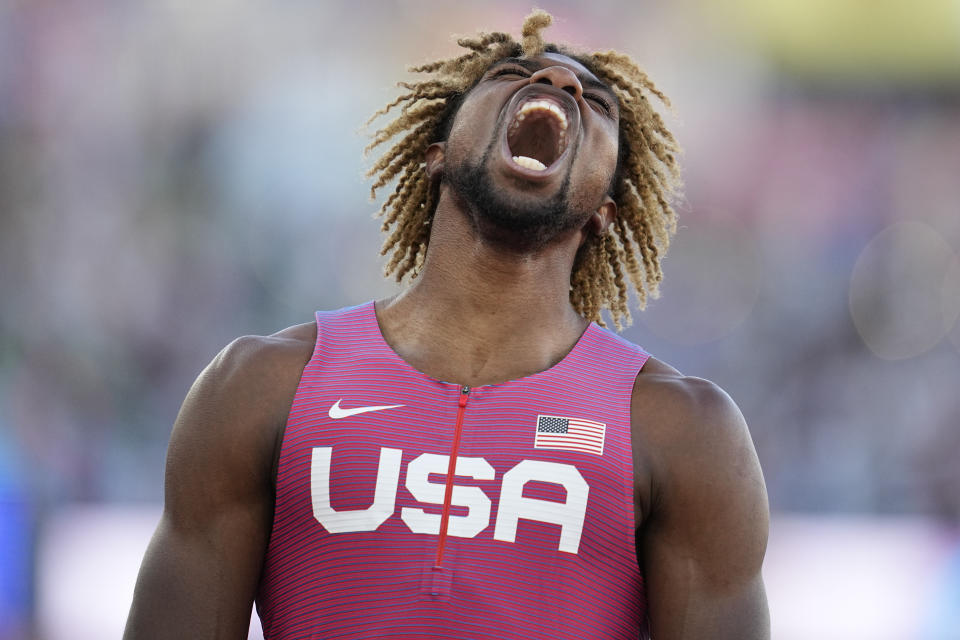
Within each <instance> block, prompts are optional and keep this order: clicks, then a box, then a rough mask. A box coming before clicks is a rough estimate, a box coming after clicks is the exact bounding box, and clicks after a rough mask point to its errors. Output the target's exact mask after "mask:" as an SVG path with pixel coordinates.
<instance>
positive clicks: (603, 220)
mask: <svg viewBox="0 0 960 640" xmlns="http://www.w3.org/2000/svg"><path fill="white" fill-rule="evenodd" d="M616 217H617V203H616V202H614V201H613V198H611V197H610V196H604V198H603V203H602V204H601V205H600V206H599V207H597V210H596V211H594V212H593V215H591V216H590V219H589V220H588V221H587V227H588V228H589V229H590V230H591V231H593V233H595V234H597V235H598V236H599V235H603V234H604V233H606V232H607V227H609V226H610V223H611V222H613V221H614V220H615V219H616Z"/></svg>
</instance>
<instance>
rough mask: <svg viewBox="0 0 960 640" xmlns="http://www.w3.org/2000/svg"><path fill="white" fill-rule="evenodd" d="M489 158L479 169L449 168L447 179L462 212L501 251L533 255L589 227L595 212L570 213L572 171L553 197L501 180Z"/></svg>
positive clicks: (462, 165)
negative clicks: (585, 225)
mask: <svg viewBox="0 0 960 640" xmlns="http://www.w3.org/2000/svg"><path fill="white" fill-rule="evenodd" d="M487 159H488V158H487V157H485V158H484V161H481V162H480V163H478V164H476V165H467V164H461V165H459V166H458V167H453V168H451V167H448V168H447V171H446V173H445V175H444V181H445V182H446V183H447V185H448V186H449V187H450V189H451V191H452V192H453V195H454V197H455V198H456V200H457V202H458V203H459V205H460V208H461V209H462V210H463V212H464V213H465V214H466V215H467V216H468V217H469V218H470V220H471V224H472V226H473V228H474V230H475V231H476V232H477V233H478V234H479V235H480V236H481V237H482V238H483V239H484V240H487V241H489V242H491V243H492V244H495V245H497V246H498V247H500V248H505V249H509V250H513V251H518V252H523V253H531V252H536V251H539V250H541V249H543V248H544V247H546V246H547V245H549V244H551V243H553V242H555V241H557V240H559V239H560V238H561V237H563V236H565V235H567V234H569V233H570V232H571V231H573V230H574V229H576V228H579V227H581V226H583V224H585V223H586V221H587V219H588V218H589V215H590V214H589V212H587V213H582V212H574V211H572V210H571V209H570V205H569V201H568V197H567V192H568V191H569V183H570V177H569V173H568V174H567V175H566V176H565V177H564V179H563V181H562V182H561V184H560V185H559V186H558V187H557V188H556V190H555V192H554V193H553V194H552V195H543V194H542V193H537V192H536V191H540V190H539V189H533V190H531V189H530V186H529V185H527V184H525V183H524V182H523V181H518V180H513V179H510V178H508V177H507V178H503V179H496V180H495V179H494V172H493V171H491V170H490V169H489V162H487V161H486V160H487ZM498 177H499V176H498Z"/></svg>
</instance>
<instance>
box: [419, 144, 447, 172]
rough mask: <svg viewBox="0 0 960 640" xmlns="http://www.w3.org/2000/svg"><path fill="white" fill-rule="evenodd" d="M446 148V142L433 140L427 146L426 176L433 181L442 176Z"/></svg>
mask: <svg viewBox="0 0 960 640" xmlns="http://www.w3.org/2000/svg"><path fill="white" fill-rule="evenodd" d="M446 149H447V143H446V142H434V143H433V144H431V145H430V146H429V147H427V153H426V157H425V158H424V160H425V162H426V165H427V167H426V168H427V177H428V178H430V181H431V182H433V181H434V180H437V179H438V178H440V177H441V176H443V157H444V153H445V152H446Z"/></svg>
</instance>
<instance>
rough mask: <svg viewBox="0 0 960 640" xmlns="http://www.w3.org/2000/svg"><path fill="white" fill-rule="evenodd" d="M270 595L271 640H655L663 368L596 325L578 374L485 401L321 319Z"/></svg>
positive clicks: (275, 544)
mask: <svg viewBox="0 0 960 640" xmlns="http://www.w3.org/2000/svg"><path fill="white" fill-rule="evenodd" d="M316 318H317V343H316V347H315V350H314V353H313V356H312V358H311V360H310V361H309V363H308V364H307V365H306V367H305V369H304V371H303V375H302V378H301V380H300V384H299V387H298V389H297V392H296V396H295V398H294V401H293V405H292V407H291V409H290V414H289V418H288V420H287V426H286V431H285V433H284V436H283V440H282V443H281V450H280V458H279V463H278V471H277V485H276V504H275V510H274V521H273V530H272V533H271V537H270V541H269V544H268V549H267V555H266V559H265V565H264V569H263V574H262V577H261V581H260V586H259V592H258V595H257V610H258V612H259V614H260V618H261V622H262V624H263V631H264V636H265V637H266V638H268V639H269V640H298V639H301V638H303V639H306V638H316V639H328V638H344V639H345V638H349V639H351V640H353V639H359V638H418V639H457V640H462V639H468V638H483V639H484V640H489V639H491V638H498V639H518V640H519V639H523V640H537V639H547V638H550V639H551V640H557V639H572V638H578V639H579V638H589V639H594V638H596V639H603V640H627V639H629V640H636V638H638V637H646V632H645V631H644V630H645V628H646V624H645V619H646V600H645V595H644V589H643V578H642V576H641V573H640V570H639V568H638V563H637V555H636V546H635V538H634V521H633V520H634V519H633V486H632V484H633V466H632V451H631V440H630V398H631V391H632V389H633V384H634V381H635V379H636V376H637V374H638V372H639V371H640V369H641V367H642V366H643V364H644V362H646V360H647V357H648V354H647V353H646V352H644V351H643V350H642V349H641V348H640V347H638V346H636V345H633V344H631V343H629V342H627V341H625V340H623V339H622V338H620V337H619V336H617V335H615V334H613V333H611V332H609V331H607V330H605V329H603V328H601V327H599V326H598V325H596V324H591V325H590V326H589V327H588V328H587V330H586V331H585V332H584V334H583V335H582V336H581V338H580V340H579V341H578V342H577V344H576V346H575V347H574V348H573V349H572V350H571V351H570V353H568V354H567V356H566V357H564V359H563V360H561V361H560V362H559V363H557V364H556V365H554V366H553V367H551V368H550V369H547V370H546V371H542V372H540V373H535V374H533V375H530V376H526V377H524V378H520V379H517V380H512V381H510V382H506V383H502V384H494V385H487V386H482V387H476V388H473V389H469V388H466V387H460V386H458V385H456V384H451V383H448V382H441V381H438V380H434V379H432V378H430V377H428V376H427V375H425V374H423V373H421V372H419V371H417V370H416V369H414V368H413V367H411V366H410V365H409V364H407V363H406V362H405V361H404V360H403V359H401V358H400V356H399V355H398V354H397V353H396V352H394V351H393V350H392V349H391V348H390V346H389V345H388V344H387V343H386V341H385V340H384V339H383V335H382V334H381V332H380V328H379V325H378V323H377V318H376V315H375V311H374V305H373V303H372V302H370V303H367V304H364V305H361V306H358V307H352V308H348V309H341V310H339V311H332V312H318V313H317V316H316Z"/></svg>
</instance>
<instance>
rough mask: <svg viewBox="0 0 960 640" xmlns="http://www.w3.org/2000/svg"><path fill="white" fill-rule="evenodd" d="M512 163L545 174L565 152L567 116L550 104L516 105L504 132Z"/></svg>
mask: <svg viewBox="0 0 960 640" xmlns="http://www.w3.org/2000/svg"><path fill="white" fill-rule="evenodd" d="M507 146H508V147H509V148H510V156H511V157H512V158H513V162H514V163H515V164H517V165H519V166H521V167H523V168H525V169H530V170H533V171H545V170H546V169H547V168H549V167H550V165H552V164H553V163H554V162H556V161H557V159H558V158H559V157H560V156H561V155H562V154H563V152H564V150H566V148H567V114H566V112H565V111H564V109H563V108H562V107H560V106H559V105H557V103H555V102H554V101H553V100H545V99H543V98H539V99H533V100H528V101H527V102H524V103H523V104H522V105H520V108H519V109H517V112H516V114H515V115H514V116H513V122H511V123H510V126H509V127H508V129H507Z"/></svg>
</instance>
